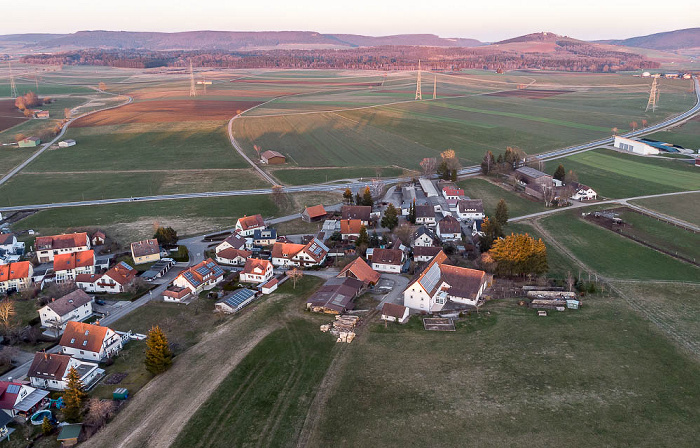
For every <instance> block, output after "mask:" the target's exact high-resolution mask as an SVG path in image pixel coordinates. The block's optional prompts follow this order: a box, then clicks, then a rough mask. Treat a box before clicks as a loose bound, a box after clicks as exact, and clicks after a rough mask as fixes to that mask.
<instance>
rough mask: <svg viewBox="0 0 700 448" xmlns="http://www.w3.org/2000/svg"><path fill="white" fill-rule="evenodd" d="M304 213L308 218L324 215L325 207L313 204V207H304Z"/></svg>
mask: <svg viewBox="0 0 700 448" xmlns="http://www.w3.org/2000/svg"><path fill="white" fill-rule="evenodd" d="M305 211H306V214H307V215H309V218H318V217H319V216H326V209H325V208H324V207H323V205H314V206H313V207H306V210H305Z"/></svg>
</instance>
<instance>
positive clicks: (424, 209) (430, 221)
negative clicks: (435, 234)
mask: <svg viewBox="0 0 700 448" xmlns="http://www.w3.org/2000/svg"><path fill="white" fill-rule="evenodd" d="M436 223H437V219H436V218H435V209H434V208H433V206H432V205H416V224H417V225H426V226H434V225H435V224H436Z"/></svg>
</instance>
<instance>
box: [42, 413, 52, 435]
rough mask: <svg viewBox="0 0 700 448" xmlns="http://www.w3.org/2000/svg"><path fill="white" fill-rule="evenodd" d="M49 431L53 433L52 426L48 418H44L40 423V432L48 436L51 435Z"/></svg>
mask: <svg viewBox="0 0 700 448" xmlns="http://www.w3.org/2000/svg"><path fill="white" fill-rule="evenodd" d="M51 431H53V425H52V424H51V421H50V420H49V418H48V417H44V420H43V421H42V422H41V432H42V433H44V435H45V436H48V435H49V434H51Z"/></svg>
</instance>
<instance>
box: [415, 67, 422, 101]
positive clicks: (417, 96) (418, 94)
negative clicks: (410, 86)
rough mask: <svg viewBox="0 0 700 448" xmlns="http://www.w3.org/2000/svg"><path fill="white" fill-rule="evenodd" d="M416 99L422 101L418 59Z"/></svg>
mask: <svg viewBox="0 0 700 448" xmlns="http://www.w3.org/2000/svg"><path fill="white" fill-rule="evenodd" d="M416 99H417V100H422V99H423V93H421V91H420V59H418V81H417V82H416Z"/></svg>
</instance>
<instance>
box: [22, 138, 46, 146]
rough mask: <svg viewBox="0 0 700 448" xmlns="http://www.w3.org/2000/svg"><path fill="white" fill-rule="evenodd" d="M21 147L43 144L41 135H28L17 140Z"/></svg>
mask: <svg viewBox="0 0 700 448" xmlns="http://www.w3.org/2000/svg"><path fill="white" fill-rule="evenodd" d="M17 144H18V145H19V147H20V148H32V147H34V146H39V145H40V144H41V139H40V138H39V137H27V138H25V139H22V140H20V141H18V142H17Z"/></svg>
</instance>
